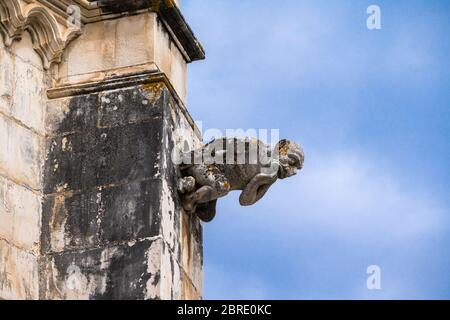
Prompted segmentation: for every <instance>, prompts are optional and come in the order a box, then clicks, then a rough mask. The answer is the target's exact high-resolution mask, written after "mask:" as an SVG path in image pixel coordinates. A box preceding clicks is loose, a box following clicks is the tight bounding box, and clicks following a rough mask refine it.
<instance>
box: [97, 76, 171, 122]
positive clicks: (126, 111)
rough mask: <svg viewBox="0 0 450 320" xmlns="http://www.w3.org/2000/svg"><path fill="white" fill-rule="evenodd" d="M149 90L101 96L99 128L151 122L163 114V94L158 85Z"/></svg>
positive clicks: (126, 91) (134, 90)
mask: <svg viewBox="0 0 450 320" xmlns="http://www.w3.org/2000/svg"><path fill="white" fill-rule="evenodd" d="M151 88H152V89H151V90H147V91H144V90H139V89H138V88H135V89H131V90H130V89H128V90H117V91H112V92H107V93H104V94H101V98H100V100H101V103H100V110H99V126H100V127H111V126H116V125H126V124H130V123H136V122H145V121H151V120H152V118H153V117H154V116H155V115H157V114H162V113H163V104H164V101H165V96H166V95H165V94H164V93H163V90H161V87H160V86H159V85H155V86H154V87H151Z"/></svg>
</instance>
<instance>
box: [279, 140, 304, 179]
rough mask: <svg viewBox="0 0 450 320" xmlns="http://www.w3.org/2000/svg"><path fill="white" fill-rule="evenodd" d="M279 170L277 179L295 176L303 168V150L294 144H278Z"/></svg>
mask: <svg viewBox="0 0 450 320" xmlns="http://www.w3.org/2000/svg"><path fill="white" fill-rule="evenodd" d="M277 146H278V152H279V164H280V166H279V169H278V178H280V179H285V178H289V177H292V176H294V175H296V174H297V171H298V170H301V169H302V168H303V162H304V160H305V155H304V153H303V149H302V148H301V147H300V146H299V145H298V144H296V143H295V142H292V141H289V140H281V141H280V142H279V143H278V144H277Z"/></svg>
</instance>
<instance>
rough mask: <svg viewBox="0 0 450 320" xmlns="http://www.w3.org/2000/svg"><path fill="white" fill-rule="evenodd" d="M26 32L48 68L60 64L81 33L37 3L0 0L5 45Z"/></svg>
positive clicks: (62, 17) (26, 0)
mask: <svg viewBox="0 0 450 320" xmlns="http://www.w3.org/2000/svg"><path fill="white" fill-rule="evenodd" d="M25 31H28V32H29V33H30V35H31V39H32V41H33V47H34V49H35V50H36V52H37V53H38V54H39V55H40V57H41V58H42V62H43V66H44V68H45V69H49V68H50V66H51V64H52V63H54V62H60V61H61V56H62V53H63V50H64V48H65V47H66V46H67V44H68V43H69V42H70V40H72V39H73V38H74V37H76V36H77V35H79V34H80V32H81V30H80V29H79V28H78V27H77V26H76V25H74V24H70V23H69V22H68V21H67V17H64V16H61V15H58V14H57V13H55V12H54V11H53V10H50V9H49V8H48V7H47V6H45V5H44V4H42V3H41V2H40V1H37V0H0V32H1V33H2V35H3V39H4V42H5V45H6V46H11V44H12V43H13V42H14V40H18V39H20V38H21V36H22V34H23V32H25Z"/></svg>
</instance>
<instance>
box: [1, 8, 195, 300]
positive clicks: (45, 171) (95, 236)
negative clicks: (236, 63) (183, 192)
mask: <svg viewBox="0 0 450 320" xmlns="http://www.w3.org/2000/svg"><path fill="white" fill-rule="evenodd" d="M203 58H204V51H203V49H202V47H201V45H200V44H199V42H198V41H197V40H196V38H195V36H194V34H193V32H192V31H191V29H190V28H189V26H188V25H187V23H186V21H185V19H184V18H183V16H182V14H181V12H180V9H179V3H178V1H174V0H161V1H151V0H121V1H116V0H103V1H88V0H0V299H198V298H201V292H202V226H201V223H200V221H199V219H198V218H196V217H195V216H192V215H188V214H185V213H184V212H183V209H182V207H181V206H180V200H179V195H178V193H177V187H176V185H177V177H178V175H179V173H178V172H177V170H178V169H177V167H176V166H174V165H173V164H172V161H171V158H170V152H171V150H172V148H173V145H174V144H175V143H176V142H177V140H178V139H179V138H180V137H178V136H177V132H178V131H179V130H177V129H180V128H182V129H183V131H184V132H185V133H186V132H187V134H189V135H191V136H192V139H193V140H194V141H197V142H198V144H199V145H200V138H199V133H198V130H197V129H196V127H195V125H194V122H193V120H192V118H191V116H190V115H189V113H188V112H187V110H186V107H185V101H186V100H185V98H186V66H187V64H188V63H190V62H193V61H196V60H201V59H203Z"/></svg>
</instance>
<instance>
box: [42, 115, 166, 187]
mask: <svg viewBox="0 0 450 320" xmlns="http://www.w3.org/2000/svg"><path fill="white" fill-rule="evenodd" d="M161 128H162V124H161V120H160V119H158V118H154V119H151V120H149V121H148V122H145V123H139V124H133V125H129V126H123V127H116V128H109V129H108V128H106V129H97V128H94V129H92V130H89V131H85V132H77V133H73V134H68V135H66V136H56V137H53V138H51V139H50V140H49V141H48V143H47V162H46V165H45V187H44V192H45V193H57V192H61V191H67V190H89V189H91V188H93V187H99V186H107V185H111V184H120V183H126V182H130V181H133V180H136V179H144V178H153V177H155V175H156V174H157V173H158V165H157V164H158V163H159V161H158V149H159V146H160V141H161Z"/></svg>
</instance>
